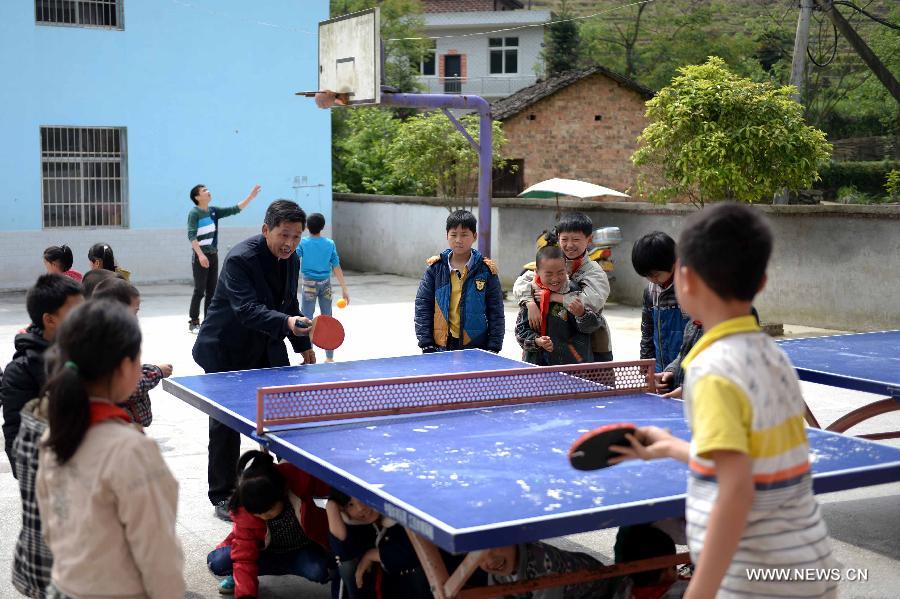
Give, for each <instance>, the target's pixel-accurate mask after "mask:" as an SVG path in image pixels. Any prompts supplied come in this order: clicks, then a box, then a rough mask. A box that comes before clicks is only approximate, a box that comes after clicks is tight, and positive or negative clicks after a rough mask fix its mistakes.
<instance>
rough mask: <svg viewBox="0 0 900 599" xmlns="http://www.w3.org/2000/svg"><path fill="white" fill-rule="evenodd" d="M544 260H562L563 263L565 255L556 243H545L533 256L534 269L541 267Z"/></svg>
mask: <svg viewBox="0 0 900 599" xmlns="http://www.w3.org/2000/svg"><path fill="white" fill-rule="evenodd" d="M544 260H562V261H563V263H565V261H566V255H565V254H564V253H563V251H562V249H561V248H560V247H559V246H558V245H545V246H544V247H542V248H541V249H539V250H538V251H537V254H535V256H534V268H535V270H537V269H538V268H540V267H541V263H542V262H543V261H544Z"/></svg>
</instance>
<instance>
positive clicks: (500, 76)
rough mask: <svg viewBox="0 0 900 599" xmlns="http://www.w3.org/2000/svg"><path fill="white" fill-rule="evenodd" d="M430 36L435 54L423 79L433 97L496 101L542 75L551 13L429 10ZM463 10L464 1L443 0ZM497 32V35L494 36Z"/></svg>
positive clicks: (423, 67) (424, 69)
mask: <svg viewBox="0 0 900 599" xmlns="http://www.w3.org/2000/svg"><path fill="white" fill-rule="evenodd" d="M435 4H438V2H435V1H434V0H432V1H431V2H428V3H426V13H425V15H424V16H425V27H426V35H428V36H429V37H433V38H437V39H435V40H434V54H433V55H432V56H431V57H429V58H426V60H424V61H423V64H422V65H421V72H422V75H421V77H420V81H421V82H422V83H424V84H425V86H426V90H425V91H427V92H430V93H462V94H474V95H479V96H483V97H485V98H489V99H494V98H501V97H505V96H508V95H510V94H512V93H514V92H516V91H518V90H520V89H522V88H523V87H527V86H529V85H532V84H533V83H534V82H535V81H536V79H537V78H538V76H539V75H540V74H542V72H543V60H542V59H541V49H542V48H543V44H544V26H543V24H544V23H547V22H548V21H550V18H551V17H550V11H547V10H489V11H486V10H474V11H473V10H468V11H461V12H430V11H431V9H432V8H433V6H434V5H435ZM441 4H444V5H445V7H447V8H450V7H452V6H453V5H454V4H455V5H458V6H459V7H460V8H463V7H464V6H465V4H466V3H465V2H444V3H441ZM496 30H506V31H498V32H496V33H491V32H493V31H496Z"/></svg>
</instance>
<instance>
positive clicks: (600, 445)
mask: <svg viewBox="0 0 900 599" xmlns="http://www.w3.org/2000/svg"><path fill="white" fill-rule="evenodd" d="M635 430H637V427H636V426H635V425H633V424H631V423H628V422H619V423H616V424H607V425H605V426H601V427H600V428H595V429H594V430H592V431H588V432H586V433H584V434H583V435H581V436H580V437H578V439H576V441H575V442H574V443H572V447H570V448H569V463H570V464H572V467H573V468H575V469H576V470H598V469H600V468H606V467H607V466H611V465H612V464H610V463H609V459H610V458H614V457H619V456H621V455H622V454H620V453H619V452H616V451H611V450H610V449H609V446H610V445H630V444H631V443H630V442H629V441H628V439H626V438H625V435H626V434H632V435H633V434H634V432H635Z"/></svg>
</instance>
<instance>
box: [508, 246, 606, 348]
mask: <svg viewBox="0 0 900 599" xmlns="http://www.w3.org/2000/svg"><path fill="white" fill-rule="evenodd" d="M535 260H536V265H537V266H536V269H535V273H536V276H535V279H534V287H535V289H536V293H535V295H538V296H539V306H540V321H539V326H538V327H536V328H534V327H533V326H532V324H531V323H530V321H529V318H528V307H527V306H522V307H521V308H520V309H519V318H518V319H517V320H516V340H517V341H518V342H519V345H521V346H522V350H523V356H522V359H523V360H524V361H525V362H528V363H529V364H538V365H541V366H549V365H555V364H578V363H581V362H593V361H594V355H593V352H592V351H591V333H593V332H594V331H596V330H597V329H598V328H600V318H599V316H598V315H597V313H595V312H593V311H590V310H586V309H585V307H584V304H583V303H582V302H581V299H580V298H577V297H576V298H574V299H572V300H571V301H570V302H569V305H568V308H566V306H564V305H563V304H562V303H559V302H554V301H553V299H554V298H553V297H552V296H553V295H554V294H566V293H568V292H570V291H577V290H578V285H576V284H575V283H573V282H572V281H570V280H569V277H568V275H567V274H566V259H565V254H564V253H563V251H562V250H561V249H560V248H558V247H556V246H545V247H542V248H541V249H540V250H538V253H537V257H536V259H535Z"/></svg>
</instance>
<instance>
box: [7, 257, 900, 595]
mask: <svg viewBox="0 0 900 599" xmlns="http://www.w3.org/2000/svg"><path fill="white" fill-rule="evenodd" d="M347 281H348V286H349V288H350V295H351V303H350V306H349V307H347V308H346V309H344V310H336V313H337V315H338V316H340V318H341V320H342V321H343V323H344V326H345V328H346V330H347V340H346V342H345V345H344V346H343V347H342V348H341V349H340V350H338V352H337V354H336V359H337V360H340V361H346V360H358V359H364V358H377V357H388V356H402V355H411V354H416V353H418V348H417V346H416V339H415V335H414V334H413V326H412V313H413V299H414V297H415V292H416V286H417V284H418V281H417V280H414V279H410V278H405V277H399V276H394V275H383V274H359V273H348V277H347ZM141 293H142V305H141V311H140V320H141V326H142V329H143V332H144V346H143V361H144V362H150V363H171V364H173V365H174V367H175V371H174V375H175V376H180V375H187V374H196V373H200V372H202V371H201V369H200V368H199V367H198V366H197V365H196V364H194V361H193V359H192V358H191V346H192V344H193V342H194V338H195V337H194V336H193V335H191V334H190V333H188V330H187V306H188V303H189V298H190V293H191V289H190V287H189V286H188V285H153V286H145V287H142V288H141ZM605 314H606V318H607V320H608V321H609V324H610V328H611V329H612V331H613V345H614V346H613V351H614V353H615V356H616V359H619V360H630V359H636V358H637V357H638V350H639V346H638V343H639V340H640V309H638V308H633V307H627V306H620V305H614V304H611V305H609V306H608V307H607V309H606V311H605ZM515 317H516V308H515V306H514V304H512V303H507V305H506V339H505V341H504V346H503V351H502V352H501V353H502V355H504V356H507V357H510V358H519V355H520V351H519V347H518V346H517V345H516V341H515V337H514V336H513V326H514V324H515ZM762 317H763V320H765V314H763V315H762ZM27 320H28V318H27V315H26V312H25V306H24V294H22V293H17V294H4V295H0V364H2V365H5V364H6V363H7V362H8V361H9V359H10V358H11V356H12V352H13V347H12V339H13V336H14V335H15V333H16V332H17V331H18V330H19V329H20V328H22V327H23V326H24V325H25V324H26V322H27ZM785 332H786V334H787V335H789V336H799V335H810V334H828V333H832V331H824V330H821V329H818V330H817V329H809V328H804V327H795V326H791V325H785ZM291 356H292V360H293V361H294V362H299V358H298V357H297V356H296V355H294V354H291ZM323 359H324V355H320V356H319V360H323ZM803 387H804V394H805V396H806V399H807V402H808V403H809V404H810V406H811V408H812V410H813V412H814V413H816V415H817V416H818V418H819V420H820V421H821V422H831V421H832V420H834V419H835V418H837V416H839V415H840V414H842V413H844V412H846V411H848V410H849V409H850V408H851V407H855V406H858V405H862V404H864V403H867V402H869V401H871V400H872V399H873V396H871V395H867V394H864V393H857V392H852V391H844V390H838V389H832V388H828V387H823V386H820V385H812V384H807V383H804V384H803ZM151 397H152V400H153V413H154V419H153V424H152V425H151V426H150V427H149V428H148V429H147V434H148V435H150V436H151V437H153V438H154V439H156V441H157V442H158V443H159V445H160V448H161V450H162V452H163V455H164V456H165V458H166V461H167V462H168V464H169V467H170V468H171V469H172V472H173V473H174V474H175V477H176V478H177V479H178V481H179V483H180V495H179V511H178V532H179V534H180V537H181V540H182V544H183V546H184V552H185V577H186V579H187V586H188V590H189V592H188V594H187V597H191V598H199V597H209V598H212V597H218V596H219V595H218V593H217V591H216V580H215V578H214V577H213V576H212V575H211V574H209V572H208V571H207V568H206V555H207V553H208V552H209V551H210V550H212V549H213V548H214V547H215V546H216V545H217V544H218V543H219V542H220V541H221V540H222V539H224V538H225V536H226V535H227V534H228V532H229V526H228V525H226V524H225V523H222V522H220V521H219V520H216V519H215V518H214V517H213V515H212V507H211V506H210V504H209V502H208V500H207V498H206V462H207V460H206V445H207V426H208V425H207V423H208V419H207V417H206V416H204V415H203V414H202V413H201V412H199V411H198V410H195V409H194V408H192V407H190V406H188V405H187V404H185V403H183V402H181V401H180V400H177V399H175V398H174V397H172V396H170V395H168V394H167V393H165V392H164V391H163V390H162V388H161V387H157V388H156V389H155V390H154V391H153V392H152V393H151ZM889 426H893V427H894V428H893V429H892V430H898V429H900V412H897V413H894V414H890V415H887V416H882V417H881V418H880V419H879V420H878V421H877V425H868V426H860V427H859V429H860V432H870V431H874V430H875V429H876V428H878V429H880V430H886V429H887V427H889ZM894 443H896V442H894ZM244 446H245V447H244V449H251V448H254V447H255V445H254V444H253V443H251V442H250V441H249V440H247V439H245V440H244ZM18 493H19V491H18V486H17V484H16V481H15V480H14V479H13V478H12V475H11V474H10V469H9V464H8V463H7V461H6V459H5V458H3V459H0V530H2V531H3V532H2V533H0V598H6V597H18V596H19V595H18V594H17V593H16V592H15V590H14V589H13V588H12V585H11V583H10V582H9V572H10V568H11V563H12V555H13V547H14V545H15V538H16V535H17V533H18V530H19V528H20V522H21V508H20V503H19V496H18ZM819 501H820V502H821V503H822V504H823V508H824V513H825V517H826V520H827V524H828V527H829V531H830V533H831V536H832V546H833V550H834V553H835V555H836V556H837V558H838V559H839V560H840V561H841V562H842V564H843V566H844V567H845V568H864V569H867V571H868V581H867V582H856V583H851V582H843V583H842V584H841V596H842V597H879V598H881V597H897V596H898V594H900V592H898V589H900V568H898V564H900V561H898V560H900V533H898V528H900V483H894V484H888V485H879V486H875V487H866V488H863V489H857V490H852V491H844V492H840V493H832V494H828V495H820V496H819ZM614 534H615V530H609V531H597V532H592V533H585V534H579V535H572V536H568V537H563V538H559V539H555V540H553V543H555V544H558V545H559V546H561V547H563V548H567V549H573V550H580V551H587V552H589V553H592V554H594V555H595V556H597V557H598V558H599V559H601V560H602V561H603V562H604V563H610V562H611V561H612V560H611V557H610V556H611V555H612V544H613V541H614ZM891 589H893V590H891ZM298 596H302V597H309V598H322V599H325V598H327V597H329V593H328V590H327V589H326V587H324V586H319V585H316V584H312V583H309V582H306V581H304V580H302V579H299V578H294V577H281V578H270V577H264V578H263V579H262V585H261V589H260V597H261V598H262V597H266V598H287V597H298Z"/></svg>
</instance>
